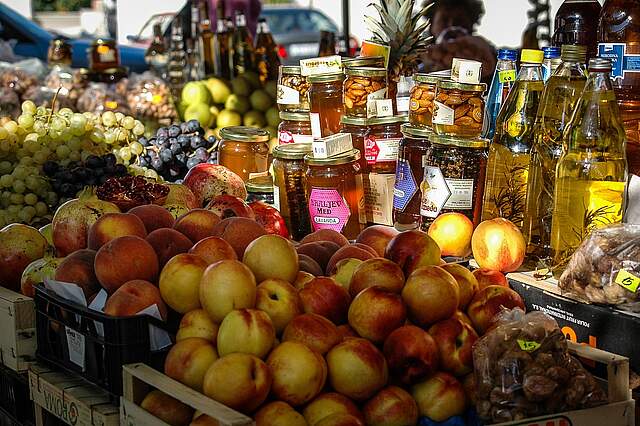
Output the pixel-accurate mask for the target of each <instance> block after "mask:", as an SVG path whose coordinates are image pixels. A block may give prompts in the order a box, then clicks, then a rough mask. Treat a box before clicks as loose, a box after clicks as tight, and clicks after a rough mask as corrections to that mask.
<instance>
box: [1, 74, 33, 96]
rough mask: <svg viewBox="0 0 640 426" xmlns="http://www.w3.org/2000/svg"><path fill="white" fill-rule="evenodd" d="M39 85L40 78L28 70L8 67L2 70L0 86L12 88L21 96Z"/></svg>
mask: <svg viewBox="0 0 640 426" xmlns="http://www.w3.org/2000/svg"><path fill="white" fill-rule="evenodd" d="M37 85H38V79H36V78H35V77H34V76H32V75H31V74H29V73H28V72H25V71H22V70H20V69H14V68H8V69H5V70H3V71H0V87H6V88H8V89H12V90H13V91H15V92H16V94H17V95H18V96H19V97H21V98H23V97H24V93H25V92H26V91H27V90H28V89H29V88H30V87H32V86H37ZM24 99H26V98H24ZM24 99H23V100H24Z"/></svg>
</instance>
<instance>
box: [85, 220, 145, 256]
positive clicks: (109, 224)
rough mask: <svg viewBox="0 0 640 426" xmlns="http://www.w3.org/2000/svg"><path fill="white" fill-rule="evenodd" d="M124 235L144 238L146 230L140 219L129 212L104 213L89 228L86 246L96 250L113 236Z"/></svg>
mask: <svg viewBox="0 0 640 426" xmlns="http://www.w3.org/2000/svg"><path fill="white" fill-rule="evenodd" d="M125 235H135V236H136V237H140V238H145V237H146V236H147V231H146V229H145V227H144V223H142V220H140V218H139V217H138V216H136V215H134V214H129V213H106V214H104V215H102V216H100V218H99V219H98V220H97V221H96V223H94V224H93V225H91V227H90V228H89V233H88V235H87V246H88V247H89V248H90V249H91V250H98V249H99V248H100V247H102V246H103V245H105V244H106V243H108V242H109V241H111V240H113V239H114V238H118V237H124V236H125Z"/></svg>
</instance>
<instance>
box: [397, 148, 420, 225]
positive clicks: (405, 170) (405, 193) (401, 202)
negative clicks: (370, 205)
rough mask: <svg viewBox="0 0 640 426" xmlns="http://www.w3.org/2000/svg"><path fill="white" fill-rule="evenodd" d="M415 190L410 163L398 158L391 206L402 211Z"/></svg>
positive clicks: (416, 190) (416, 188) (416, 189)
mask: <svg viewBox="0 0 640 426" xmlns="http://www.w3.org/2000/svg"><path fill="white" fill-rule="evenodd" d="M416 192H418V185H417V183H416V179H415V178H414V177H413V172H412V171H411V164H410V163H409V162H408V161H407V160H405V159H404V158H399V159H398V163H397V166H396V183H395V185H394V187H393V208H394V209H397V210H400V211H401V212H403V211H404V209H406V208H407V206H408V205H409V202H410V201H411V199H412V198H413V196H414V195H415V193H416Z"/></svg>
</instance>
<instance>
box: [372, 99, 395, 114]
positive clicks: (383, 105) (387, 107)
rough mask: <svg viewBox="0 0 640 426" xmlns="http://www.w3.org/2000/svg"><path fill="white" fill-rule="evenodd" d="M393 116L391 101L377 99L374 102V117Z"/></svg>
mask: <svg viewBox="0 0 640 426" xmlns="http://www.w3.org/2000/svg"><path fill="white" fill-rule="evenodd" d="M392 115H393V101H392V100H391V99H378V100H377V101H376V116H378V117H391V116H392Z"/></svg>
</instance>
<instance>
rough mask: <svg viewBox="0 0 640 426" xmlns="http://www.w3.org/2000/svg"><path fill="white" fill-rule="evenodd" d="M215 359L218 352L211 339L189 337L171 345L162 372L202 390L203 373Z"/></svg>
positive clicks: (197, 389) (199, 390)
mask: <svg viewBox="0 0 640 426" xmlns="http://www.w3.org/2000/svg"><path fill="white" fill-rule="evenodd" d="M217 359H218V353H217V352H216V348H215V347H214V346H213V343H211V341H209V340H206V339H201V338H199V337H190V338H188V339H184V340H180V341H179V342H176V344H175V345H173V346H172V347H171V350H170V351H169V353H168V354H167V358H166V359H165V361H164V374H166V375H167V376H169V377H171V378H172V379H174V380H177V381H179V382H180V383H182V384H184V385H186V386H189V387H190V388H191V389H194V390H196V391H198V392H202V384H203V382H204V377H205V374H206V373H207V370H208V369H209V367H211V365H212V364H213V363H214V361H215V360H217Z"/></svg>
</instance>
